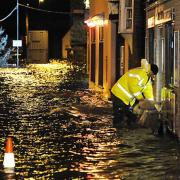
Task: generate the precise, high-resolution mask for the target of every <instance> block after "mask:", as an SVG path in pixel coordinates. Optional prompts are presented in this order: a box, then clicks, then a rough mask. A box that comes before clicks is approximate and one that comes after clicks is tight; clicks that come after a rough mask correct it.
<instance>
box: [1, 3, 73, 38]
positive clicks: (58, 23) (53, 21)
mask: <svg viewBox="0 0 180 180" xmlns="http://www.w3.org/2000/svg"><path fill="white" fill-rule="evenodd" d="M38 2H39V0H19V3H20V4H25V5H27V3H28V4H29V6H30V7H35V8H40V9H44V10H48V11H58V12H59V11H60V12H69V11H70V0H44V3H41V4H39V3H38ZM16 3H17V1H16V0H1V3H0V19H3V18H4V17H6V16H7V15H8V14H9V13H10V12H11V11H12V9H13V8H14V7H15V6H16ZM26 12H27V13H28V16H29V29H30V30H33V29H41V30H42V29H47V30H50V31H54V32H56V31H58V32H59V33H62V34H63V33H64V32H65V31H66V30H67V29H68V28H69V25H70V17H71V16H70V14H66V13H65V14H56V13H48V12H40V11H36V10H31V9H27V8H25V7H21V6H20V11H19V17H20V21H19V22H20V25H19V32H20V36H21V35H24V34H25V15H26ZM0 26H2V27H3V28H4V29H5V31H6V33H7V34H8V35H9V36H16V11H15V12H14V13H13V14H12V15H11V16H10V17H9V18H8V19H6V20H5V21H3V22H0Z"/></svg>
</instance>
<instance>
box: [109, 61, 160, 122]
mask: <svg viewBox="0 0 180 180" xmlns="http://www.w3.org/2000/svg"><path fill="white" fill-rule="evenodd" d="M157 73H158V66H157V65H155V64H149V63H148V62H147V60H145V59H142V60H141V67H137V68H134V69H131V70H129V71H128V72H126V73H125V74H124V75H123V76H121V77H120V78H119V79H118V81H117V82H116V83H115V84H114V86H113V87H112V89H111V93H112V94H111V99H112V103H113V113H114V122H113V123H119V122H121V121H123V120H128V121H129V120H130V121H136V115H135V114H134V113H133V108H134V106H135V104H137V102H139V101H141V100H146V101H147V100H148V101H150V102H154V95H153V86H152V81H154V79H155V76H156V75H157Z"/></svg>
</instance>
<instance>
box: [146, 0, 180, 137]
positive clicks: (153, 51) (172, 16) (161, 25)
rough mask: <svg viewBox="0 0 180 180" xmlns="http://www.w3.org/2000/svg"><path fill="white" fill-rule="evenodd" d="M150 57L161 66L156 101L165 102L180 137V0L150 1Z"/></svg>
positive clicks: (171, 127)
mask: <svg viewBox="0 0 180 180" xmlns="http://www.w3.org/2000/svg"><path fill="white" fill-rule="evenodd" d="M146 3H147V4H146V48H145V52H146V53H145V54H146V58H147V59H148V60H149V62H151V63H156V64H157V65H158V66H159V73H158V77H157V83H156V90H155V92H156V101H159V102H161V103H162V107H163V109H162V112H163V116H164V117H165V118H166V119H167V120H168V124H169V127H170V129H171V130H172V131H173V132H174V133H175V134H176V135H177V136H178V137H179V138H180V107H179V106H180V95H179V92H180V91H179V90H180V87H179V83H180V82H179V80H180V74H179V67H180V65H179V63H180V61H179V52H180V47H179V40H180V37H179V30H180V3H179V0H157V1H155V0H153V1H152V0H148V1H146Z"/></svg>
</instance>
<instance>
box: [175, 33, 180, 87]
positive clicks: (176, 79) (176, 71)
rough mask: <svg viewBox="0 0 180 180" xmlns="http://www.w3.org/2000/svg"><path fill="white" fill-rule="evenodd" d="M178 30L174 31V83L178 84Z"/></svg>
mask: <svg viewBox="0 0 180 180" xmlns="http://www.w3.org/2000/svg"><path fill="white" fill-rule="evenodd" d="M178 62H179V31H175V32H174V85H175V86H179V63H178Z"/></svg>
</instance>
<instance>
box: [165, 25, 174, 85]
mask: <svg viewBox="0 0 180 180" xmlns="http://www.w3.org/2000/svg"><path fill="white" fill-rule="evenodd" d="M173 46H174V32H173V27H172V25H171V24H166V25H165V61H166V62H165V80H166V85H167V86H172V85H173V84H174V80H173V78H174V47H173Z"/></svg>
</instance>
